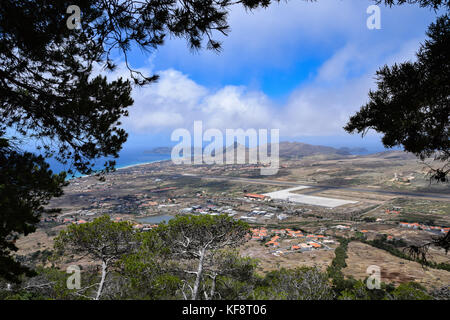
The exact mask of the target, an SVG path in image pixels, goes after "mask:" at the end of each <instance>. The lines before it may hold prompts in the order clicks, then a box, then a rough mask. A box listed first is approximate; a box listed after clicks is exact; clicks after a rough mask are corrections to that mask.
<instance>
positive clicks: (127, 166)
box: [66, 158, 170, 181]
mask: <svg viewBox="0 0 450 320" xmlns="http://www.w3.org/2000/svg"><path fill="white" fill-rule="evenodd" d="M163 161H170V158H168V159H160V160H153V161H146V162H140V163H134V164H127V165H123V166H120V167H116V171H118V170H122V169H129V168H132V167H137V166H143V165H147V164H152V163H158V162H163ZM93 175H95V173H91V174H85V175H81V176H76V175H75V176H72V177H70V178H67V179H66V180H67V181H70V180H73V179H78V178H86V177H91V176H93Z"/></svg>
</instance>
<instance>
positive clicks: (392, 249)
mask: <svg viewBox="0 0 450 320" xmlns="http://www.w3.org/2000/svg"><path fill="white" fill-rule="evenodd" d="M359 241H361V242H363V243H366V244H368V245H371V246H373V247H375V248H378V249H381V250H385V251H387V252H389V253H390V254H392V255H394V256H396V257H399V258H402V259H405V260H409V261H414V262H418V263H420V264H422V265H424V266H426V267H430V268H433V269H441V270H446V271H450V264H449V263H445V262H441V263H436V262H433V261H428V260H426V261H425V260H421V259H414V258H413V257H411V256H410V255H409V254H408V253H406V249H407V248H408V247H407V244H406V243H405V241H404V240H402V239H399V240H395V239H394V240H387V236H386V235H384V236H383V237H379V238H376V239H374V240H366V239H364V238H359ZM398 248H403V249H402V250H400V249H398Z"/></svg>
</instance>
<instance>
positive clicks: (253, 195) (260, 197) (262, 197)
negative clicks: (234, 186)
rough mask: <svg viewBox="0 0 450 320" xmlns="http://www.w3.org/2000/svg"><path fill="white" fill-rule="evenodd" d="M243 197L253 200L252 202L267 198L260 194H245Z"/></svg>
mask: <svg viewBox="0 0 450 320" xmlns="http://www.w3.org/2000/svg"><path fill="white" fill-rule="evenodd" d="M244 197H246V198H250V199H254V200H265V199H266V198H267V196H265V195H262V194H256V193H246V194H244Z"/></svg>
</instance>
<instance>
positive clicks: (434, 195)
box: [180, 174, 450, 201]
mask: <svg viewBox="0 0 450 320" xmlns="http://www.w3.org/2000/svg"><path fill="white" fill-rule="evenodd" d="M180 176H185V177H186V176H188V177H195V178H201V179H215V180H226V181H238V182H244V183H254V184H266V185H276V186H286V187H299V186H307V187H310V188H314V190H312V191H311V192H310V193H309V194H312V193H318V192H323V191H326V190H342V191H349V192H367V193H377V194H383V195H391V196H395V197H415V198H428V199H436V200H448V201H450V195H448V194H439V193H426V192H407V191H390V190H380V189H371V188H361V187H343V186H330V185H321V184H310V183H309V184H305V183H303V182H300V181H299V182H296V181H279V180H271V179H251V178H243V177H230V176H211V175H200V174H181V175H180Z"/></svg>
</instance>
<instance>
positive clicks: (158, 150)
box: [144, 147, 172, 154]
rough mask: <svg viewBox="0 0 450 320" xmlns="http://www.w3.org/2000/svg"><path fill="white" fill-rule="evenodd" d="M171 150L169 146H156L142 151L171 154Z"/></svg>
mask: <svg viewBox="0 0 450 320" xmlns="http://www.w3.org/2000/svg"><path fill="white" fill-rule="evenodd" d="M171 152H172V148H170V147H157V148H153V149H151V150H146V151H144V153H147V154H149V153H150V154H171Z"/></svg>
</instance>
